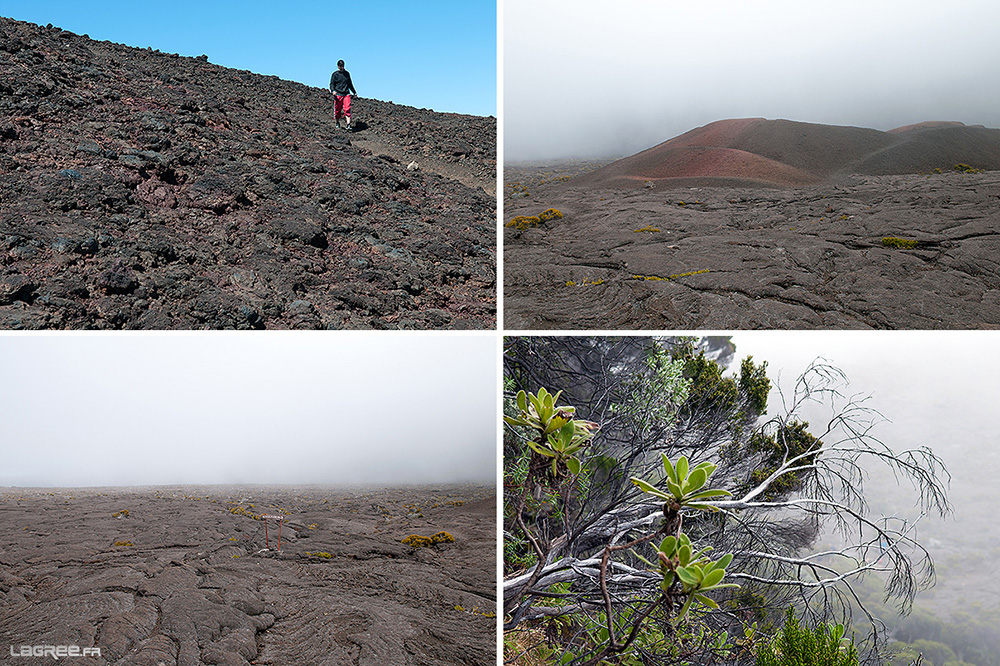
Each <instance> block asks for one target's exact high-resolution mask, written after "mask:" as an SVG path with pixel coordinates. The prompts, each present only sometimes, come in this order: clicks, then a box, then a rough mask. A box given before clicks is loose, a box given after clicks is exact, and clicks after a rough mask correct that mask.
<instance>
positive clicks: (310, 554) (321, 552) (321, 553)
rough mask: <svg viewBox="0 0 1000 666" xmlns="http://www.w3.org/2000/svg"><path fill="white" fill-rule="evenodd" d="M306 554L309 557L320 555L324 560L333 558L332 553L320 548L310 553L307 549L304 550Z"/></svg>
mask: <svg viewBox="0 0 1000 666" xmlns="http://www.w3.org/2000/svg"><path fill="white" fill-rule="evenodd" d="M306 555H309V556H310V557H322V558H323V559H324V560H330V559H333V555H331V554H330V553H328V552H326V551H325V550H320V551H317V552H315V553H310V552H309V551H306Z"/></svg>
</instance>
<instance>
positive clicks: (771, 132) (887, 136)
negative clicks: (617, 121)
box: [579, 118, 1000, 188]
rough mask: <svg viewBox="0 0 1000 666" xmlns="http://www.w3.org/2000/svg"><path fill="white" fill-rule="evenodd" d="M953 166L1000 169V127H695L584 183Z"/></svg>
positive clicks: (786, 177) (756, 123) (738, 122)
mask: <svg viewBox="0 0 1000 666" xmlns="http://www.w3.org/2000/svg"><path fill="white" fill-rule="evenodd" d="M916 130H919V131H916ZM956 163H965V164H970V165H972V166H974V167H977V168H983V169H991V170H993V169H1000V130H995V129H987V128H985V127H982V126H966V125H963V124H962V123H948V122H929V123H920V124H919V125H910V126H907V127H903V128H898V129H896V130H892V131H890V132H881V131H879V130H874V129H866V128H862V127H842V126H837V125H820V124H814V123H801V122H793V121H790V120H765V119H763V118H741V119H734V120H720V121H718V122H714V123H710V124H708V125H705V126H704V127H699V128H696V129H693V130H691V131H689V132H686V133H684V134H681V135H680V136H678V137H675V138H673V139H670V140H669V141H665V142H663V143H661V144H659V145H657V146H654V147H652V148H649V149H648V150H644V151H643V152H641V153H637V154H636V155H633V156H631V157H626V158H624V159H622V160H618V161H617V162H614V163H612V164H609V165H607V166H606V167H604V168H602V169H598V170H597V171H594V172H593V173H590V174H587V175H586V176H583V177H581V178H580V179H579V184H580V185H587V186H592V187H626V188H628V187H638V186H641V185H643V183H644V181H652V182H653V183H654V184H655V183H657V182H660V181H663V184H664V185H666V186H678V185H712V184H717V185H747V186H760V185H766V186H798V185H808V184H815V183H818V182H821V181H824V180H826V179H829V178H830V177H832V176H835V175H842V174H869V175H887V174H903V173H919V172H922V171H931V170H933V169H936V168H951V167H952V166H953V165H954V164H956Z"/></svg>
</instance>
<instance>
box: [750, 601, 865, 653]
mask: <svg viewBox="0 0 1000 666" xmlns="http://www.w3.org/2000/svg"><path fill="white" fill-rule="evenodd" d="M757 666H858V652H857V650H856V649H855V647H854V641H853V640H852V639H847V638H844V626H843V625H841V624H838V625H836V626H833V627H831V626H828V625H825V624H824V625H821V626H819V627H816V628H815V629H812V630H810V629H809V628H808V627H800V626H799V621H798V619H796V617H795V614H794V612H793V611H792V609H791V608H789V609H788V613H787V614H786V616H785V626H784V627H782V629H781V633H780V634H778V635H777V636H776V637H775V638H774V640H773V641H771V643H770V644H768V645H763V646H761V647H759V648H757Z"/></svg>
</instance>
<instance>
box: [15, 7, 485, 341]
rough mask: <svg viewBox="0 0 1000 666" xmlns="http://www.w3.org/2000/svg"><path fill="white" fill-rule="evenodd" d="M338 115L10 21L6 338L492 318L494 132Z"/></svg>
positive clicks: (327, 102)
mask: <svg viewBox="0 0 1000 666" xmlns="http://www.w3.org/2000/svg"><path fill="white" fill-rule="evenodd" d="M360 83H361V82H359V84H360ZM332 107H333V104H332V98H331V97H330V95H329V93H328V92H327V91H323V90H320V89H316V88H310V87H307V86H304V85H300V84H297V83H293V82H288V81H283V80H280V79H278V78H276V77H269V76H261V75H257V74H253V73H251V72H248V71H239V70H232V69H226V68H223V67H219V66H216V65H213V64H211V63H209V62H208V61H207V58H205V57H203V56H201V57H198V58H186V57H178V56H176V55H171V54H166V53H160V52H157V51H152V50H149V49H147V50H142V49H135V48H130V47H125V46H121V45H117V44H112V43H108V42H96V41H93V40H90V39H88V38H86V36H85V35H84V36H77V35H74V34H72V33H70V32H67V31H62V30H60V29H59V28H53V27H39V26H35V25H32V24H28V23H22V22H17V21H13V20H10V19H6V18H0V328H28V329H35V328H98V329H111V328H134V329H173V328H412V329H430V328H492V327H494V326H495V321H496V314H495V312H496V307H495V306H496V268H495V266H496V231H495V229H496V227H495V218H496V201H495V197H494V196H493V195H492V194H490V192H491V191H493V192H495V177H496V176H495V173H496V120H495V119H494V118H492V117H489V118H482V117H475V116H463V115H457V114H445V113H435V112H433V111H430V110H426V109H415V108H410V107H405V106H400V105H397V104H393V103H391V102H381V101H377V100H372V99H367V98H364V97H362V98H359V99H357V100H356V101H355V104H354V115H355V118H356V119H357V121H358V123H357V124H358V128H359V132H357V133H347V132H344V131H341V130H338V129H337V128H336V127H335V126H334V123H333V121H332ZM412 162H416V163H417V165H416V168H413V167H411V163H412ZM442 174H444V175H442Z"/></svg>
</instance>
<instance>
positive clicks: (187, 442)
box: [0, 333, 497, 486]
mask: <svg viewBox="0 0 1000 666" xmlns="http://www.w3.org/2000/svg"><path fill="white" fill-rule="evenodd" d="M496 365H497V342H496V337H495V336H491V335H461V336H455V335H440V334H439V335H403V336H400V335H391V334H390V335H385V334H383V335H372V334H358V335H355V334H351V333H345V334H338V335H321V336H311V335H289V334H284V335H282V334H277V335H245V334H243V335H229V334H220V335H206V334H200V335H168V336H163V335H159V336H145V335H144V336H131V335H117V336H107V335H104V336H90V335H65V334H64V335H58V336H51V335H34V336H24V335H9V334H8V335H0V460H2V462H0V486H12V485H16V486H117V485H150V484H201V483H226V484H229V483H289V484H305V483H326V484H378V485H390V484H422V483H445V482H465V481H475V482H482V483H493V482H494V481H495V479H496V455H497V454H496V451H497V449H496V422H497V412H496V409H497V375H496Z"/></svg>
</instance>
